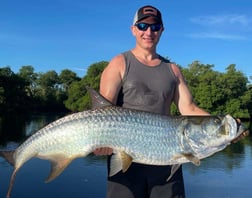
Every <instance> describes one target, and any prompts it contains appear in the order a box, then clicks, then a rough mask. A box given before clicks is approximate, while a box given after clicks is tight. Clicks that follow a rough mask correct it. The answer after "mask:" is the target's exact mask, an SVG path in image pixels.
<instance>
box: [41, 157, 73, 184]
mask: <svg viewBox="0 0 252 198" xmlns="http://www.w3.org/2000/svg"><path fill="white" fill-rule="evenodd" d="M49 160H50V161H51V172H50V174H49V176H48V177H47V179H46V180H45V182H46V183H47V182H50V181H52V180H53V179H55V178H56V177H57V176H59V175H60V174H61V173H62V172H63V171H64V170H65V168H66V167H67V166H68V165H69V164H70V163H71V162H72V160H73V159H72V158H66V157H64V156H54V158H53V159H49Z"/></svg>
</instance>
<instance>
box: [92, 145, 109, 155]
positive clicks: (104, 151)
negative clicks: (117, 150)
mask: <svg viewBox="0 0 252 198" xmlns="http://www.w3.org/2000/svg"><path fill="white" fill-rule="evenodd" d="M112 153H113V149H112V148H109V147H101V148H97V149H95V150H94V154H95V155H98V156H101V155H112Z"/></svg>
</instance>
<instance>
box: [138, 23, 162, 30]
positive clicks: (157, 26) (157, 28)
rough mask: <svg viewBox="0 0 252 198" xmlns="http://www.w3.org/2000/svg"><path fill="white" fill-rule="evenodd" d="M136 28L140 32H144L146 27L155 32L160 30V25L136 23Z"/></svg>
mask: <svg viewBox="0 0 252 198" xmlns="http://www.w3.org/2000/svg"><path fill="white" fill-rule="evenodd" d="M136 26H137V28H138V29H139V30H140V31H146V30H147V29H148V27H150V28H151V31H152V32H157V31H159V30H160V29H161V24H159V23H155V24H148V23H137V24H136Z"/></svg>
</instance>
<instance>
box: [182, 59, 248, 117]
mask: <svg viewBox="0 0 252 198" xmlns="http://www.w3.org/2000/svg"><path fill="white" fill-rule="evenodd" d="M182 73H183V75H184V77H185V79H186V81H187V83H188V86H189V89H190V90H191V92H192V95H193V97H194V100H195V102H196V103H197V104H198V105H199V106H200V107H202V108H203V109H206V110H207V111H208V112H210V113H211V114H216V115H217V114H227V113H229V114H231V115H233V116H235V117H242V118H248V117H249V109H248V108H247V104H248V103H249V99H251V98H250V97H251V95H250V92H247V91H248V86H247V83H248V79H247V78H246V77H245V76H244V74H243V73H242V72H240V71H237V70H236V68H235V65H234V64H231V65H229V66H228V67H227V68H226V73H220V72H216V71H214V70H213V65H204V64H200V62H198V61H195V62H193V63H192V64H191V65H189V67H188V68H183V69H182ZM244 94H245V95H244Z"/></svg>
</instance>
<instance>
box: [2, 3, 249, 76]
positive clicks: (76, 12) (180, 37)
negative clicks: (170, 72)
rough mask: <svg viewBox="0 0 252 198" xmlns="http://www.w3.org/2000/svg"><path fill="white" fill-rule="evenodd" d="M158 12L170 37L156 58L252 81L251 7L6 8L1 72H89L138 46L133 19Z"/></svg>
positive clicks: (117, 5) (165, 34)
mask: <svg viewBox="0 0 252 198" xmlns="http://www.w3.org/2000/svg"><path fill="white" fill-rule="evenodd" d="M146 4H151V5H154V6H156V7H158V8H159V9H160V11H161V12H162V15H163V20H164V26H165V31H164V32H163V35H162V38H161V40H160V43H159V45H158V53H159V54H161V55H163V56H165V57H169V58H170V59H171V60H172V61H174V62H176V63H177V64H179V65H181V66H183V67H187V66H188V64H191V63H192V62H193V61H195V60H198V61H200V62H201V63H202V64H213V65H214V70H217V71H220V72H224V71H225V68H226V67H227V66H229V65H230V64H236V68H237V69H238V70H240V71H242V72H243V73H244V74H245V75H246V76H252V69H251V67H252V1H251V0H211V1H210V0H208V1H203V0H190V1H189V0H155V1H154V0H153V1H140V0H139V1H129V0H106V1H102V0H100V1H98V0H92V1H89V0H85V1H84V0H1V1H0V67H4V66H10V67H11V69H12V70H13V71H14V72H18V70H19V69H20V68H21V66H23V65H32V66H33V67H34V68H35V72H46V71H49V70H55V71H57V72H60V71H61V70H63V69H71V70H72V71H74V72H76V73H77V74H78V75H79V76H80V77H82V76H83V75H85V72H86V70H87V67H88V66H90V65H91V64H93V63H95V62H99V61H102V60H105V61H109V60H110V59H111V58H112V57H114V56H115V55H117V54H119V53H121V52H123V51H126V50H129V49H131V48H133V47H134V46H135V39H134V37H133V36H132V34H131V32H130V26H131V24H132V20H133V16H134V14H135V11H136V10H137V9H138V8H139V7H141V6H143V5H146Z"/></svg>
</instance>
